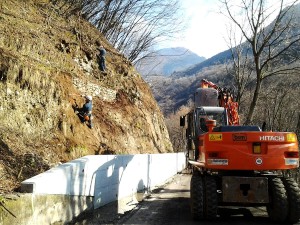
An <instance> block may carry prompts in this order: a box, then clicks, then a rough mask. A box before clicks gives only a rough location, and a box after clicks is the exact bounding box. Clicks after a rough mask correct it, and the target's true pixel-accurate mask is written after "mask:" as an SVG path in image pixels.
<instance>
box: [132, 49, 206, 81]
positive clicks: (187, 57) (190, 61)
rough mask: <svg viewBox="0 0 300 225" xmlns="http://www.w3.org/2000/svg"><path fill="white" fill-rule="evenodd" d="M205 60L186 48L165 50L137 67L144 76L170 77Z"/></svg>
mask: <svg viewBox="0 0 300 225" xmlns="http://www.w3.org/2000/svg"><path fill="white" fill-rule="evenodd" d="M204 60H205V58H204V57H201V56H198V55H197V54H195V53H193V52H192V51H190V50H188V49H186V48H179V47H178V48H164V49H161V50H159V51H157V52H155V53H153V54H151V55H150V57H147V58H145V59H144V60H142V61H140V62H139V63H138V65H137V70H138V71H139V72H140V73H141V74H142V76H148V75H163V76H169V75H171V74H172V73H174V72H177V71H183V70H186V69H187V68H189V67H190V66H193V65H195V64H198V63H200V62H203V61H204Z"/></svg>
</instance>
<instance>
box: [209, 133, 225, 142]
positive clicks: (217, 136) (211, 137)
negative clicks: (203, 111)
mask: <svg viewBox="0 0 300 225" xmlns="http://www.w3.org/2000/svg"><path fill="white" fill-rule="evenodd" d="M222 140H223V137H222V134H209V141H222Z"/></svg>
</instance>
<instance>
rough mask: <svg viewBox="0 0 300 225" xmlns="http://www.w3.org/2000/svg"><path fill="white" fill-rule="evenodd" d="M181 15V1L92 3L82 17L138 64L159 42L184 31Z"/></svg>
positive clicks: (145, 0) (110, 0)
mask: <svg viewBox="0 0 300 225" xmlns="http://www.w3.org/2000/svg"><path fill="white" fill-rule="evenodd" d="M91 1H92V3H91ZM95 2H98V3H95ZM179 11H180V5H179V1H178V0H122V1H120V0H106V1H104V0H98V1H97V0H89V3H88V4H87V5H85V7H83V12H82V13H83V15H84V16H85V18H87V19H88V20H89V21H91V22H92V23H93V24H94V25H95V26H96V27H97V28H98V29H99V30H100V31H101V32H102V33H103V34H104V36H105V37H106V38H107V39H108V40H109V41H110V43H111V44H112V45H113V46H114V47H115V48H116V49H118V50H119V51H120V52H122V53H123V54H125V55H126V56H127V57H128V59H129V60H130V61H132V62H136V61H138V60H139V59H140V58H142V57H144V56H145V55H147V53H148V51H149V50H151V47H153V46H154V45H155V44H156V43H157V42H159V41H161V40H162V39H164V38H169V37H172V36H173V35H174V34H177V33H178V32H179V31H180V30H182V29H183V27H182V26H181V25H182V22H181V18H182V17H180V14H179Z"/></svg>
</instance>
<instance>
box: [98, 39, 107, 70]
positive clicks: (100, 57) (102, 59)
mask: <svg viewBox="0 0 300 225" xmlns="http://www.w3.org/2000/svg"><path fill="white" fill-rule="evenodd" d="M105 55H106V50H105V49H104V48H103V46H102V45H101V46H100V48H99V54H98V61H99V69H100V70H101V71H103V72H104V71H105V70H106V66H105Z"/></svg>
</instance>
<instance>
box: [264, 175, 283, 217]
mask: <svg viewBox="0 0 300 225" xmlns="http://www.w3.org/2000/svg"><path fill="white" fill-rule="evenodd" d="M269 197H270V203H269V204H268V205H267V212H268V215H269V217H270V219H271V220H273V221H274V222H279V223H282V222H284V221H285V220H286V218H287V216H288V198H287V193H286V190H285V188H284V185H283V182H282V181H281V179H280V178H277V177H275V178H269Z"/></svg>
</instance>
